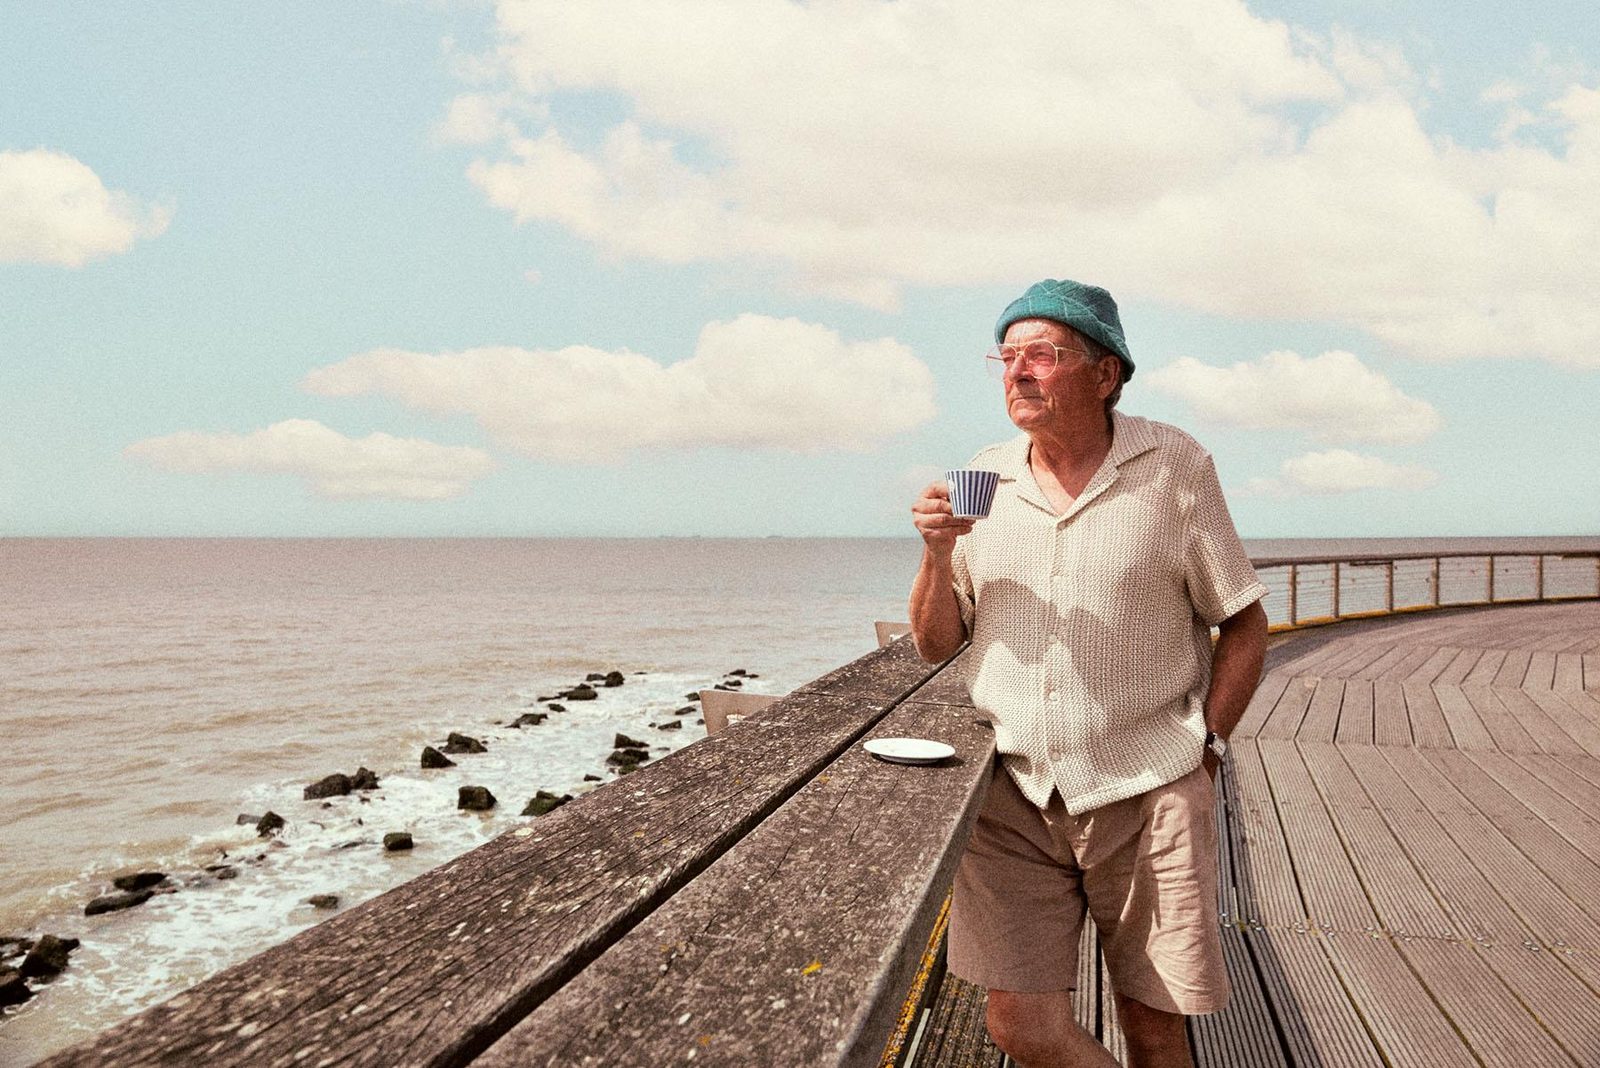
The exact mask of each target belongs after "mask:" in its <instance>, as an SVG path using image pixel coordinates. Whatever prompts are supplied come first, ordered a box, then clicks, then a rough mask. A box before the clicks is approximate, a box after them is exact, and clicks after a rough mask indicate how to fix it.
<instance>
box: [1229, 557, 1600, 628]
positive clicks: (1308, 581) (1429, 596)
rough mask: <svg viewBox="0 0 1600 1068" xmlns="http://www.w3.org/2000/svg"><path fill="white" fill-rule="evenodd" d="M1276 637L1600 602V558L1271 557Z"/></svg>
mask: <svg viewBox="0 0 1600 1068" xmlns="http://www.w3.org/2000/svg"><path fill="white" fill-rule="evenodd" d="M1254 563H1255V566H1256V574H1257V575H1258V576H1260V578H1261V581H1262V582H1264V583H1265V584H1266V585H1267V588H1268V593H1267V596H1266V597H1265V598H1263V600H1262V604H1263V605H1264V606H1265V607H1266V610H1267V620H1268V622H1269V623H1270V624H1271V627H1272V629H1273V630H1288V629H1291V628H1294V627H1306V626H1317V625H1320V624H1324V623H1334V622H1337V621H1339V620H1342V619H1358V618H1364V617H1368V616H1381V615H1391V614H1394V613H1397V612H1417V611H1424V610H1427V609H1433V608H1452V607H1456V606H1459V605H1475V604H1510V603H1518V602H1526V601H1566V600H1585V599H1590V600H1592V599H1595V598H1600V551H1596V550H1593V549H1578V550H1573V551H1557V552H1527V551H1525V550H1523V551H1508V552H1504V553H1499V552H1483V551H1479V552H1446V553H1429V554H1423V553H1417V554H1398V555H1390V556H1327V557H1304V558H1288V557H1267V558H1258V559H1256V560H1255V561H1254Z"/></svg>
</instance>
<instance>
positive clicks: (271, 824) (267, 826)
mask: <svg viewBox="0 0 1600 1068" xmlns="http://www.w3.org/2000/svg"><path fill="white" fill-rule="evenodd" d="M281 830H283V817H282V816H280V815H278V814H277V813H276V812H270V811H269V812H268V813H267V814H266V815H265V816H262V817H261V819H259V820H257V821H256V834H258V835H260V836H261V837H263V838H271V837H272V836H273V835H275V834H277V833H278V832H279V831H281Z"/></svg>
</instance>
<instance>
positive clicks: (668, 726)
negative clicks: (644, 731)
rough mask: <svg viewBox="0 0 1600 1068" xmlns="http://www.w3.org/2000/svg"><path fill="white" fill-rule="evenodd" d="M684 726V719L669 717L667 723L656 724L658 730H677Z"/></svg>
mask: <svg viewBox="0 0 1600 1068" xmlns="http://www.w3.org/2000/svg"><path fill="white" fill-rule="evenodd" d="M682 726H683V720H681V719H669V720H667V721H666V722H665V723H657V724H656V725H655V728H656V730H658V731H675V730H678V729H679V728H680V727H682Z"/></svg>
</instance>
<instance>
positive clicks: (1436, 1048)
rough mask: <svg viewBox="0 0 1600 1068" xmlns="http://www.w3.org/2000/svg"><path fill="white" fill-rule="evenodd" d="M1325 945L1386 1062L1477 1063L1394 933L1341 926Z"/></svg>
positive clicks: (1468, 1066)
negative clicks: (1397, 945)
mask: <svg viewBox="0 0 1600 1068" xmlns="http://www.w3.org/2000/svg"><path fill="white" fill-rule="evenodd" d="M1323 945H1324V946H1325V947H1326V949H1327V951H1328V957H1329V959H1330V960H1331V961H1332V962H1333V966H1334V968H1335V969H1336V970H1337V971H1338V973H1339V977H1340V979H1341V981H1342V982H1343V984H1344V987H1345V989H1346V991H1347V992H1348V993H1349V996H1350V998H1351V1000H1352V1001H1353V1002H1354V1003H1355V1005H1356V1011H1357V1012H1359V1013H1360V1014H1361V1019H1362V1021H1363V1022H1364V1023H1365V1024H1366V1026H1367V1028H1368V1030H1369V1031H1370V1032H1371V1035H1372V1039H1373V1042H1374V1043H1375V1044H1376V1045H1377V1047H1378V1049H1379V1050H1381V1051H1382V1055H1383V1058H1384V1063H1385V1064H1387V1065H1390V1066H1392V1068H1435V1066H1436V1065H1438V1066H1446V1065H1455V1066H1460V1068H1477V1065H1478V1059H1477V1058H1476V1057H1474V1056H1473V1055H1472V1052H1471V1050H1469V1049H1468V1048H1467V1046H1466V1044H1465V1043H1464V1042H1463V1041H1462V1039H1461V1036H1460V1035H1459V1034H1457V1032H1456V1030H1455V1028H1454V1027H1452V1026H1451V1024H1450V1021H1449V1020H1448V1019H1446V1018H1445V1017H1444V1016H1443V1015H1442V1014H1441V1013H1440V1012H1439V1006H1438V1005H1436V1004H1435V1003H1434V1001H1433V998H1432V996H1431V995H1430V994H1429V992H1428V989H1427V988H1426V987H1424V986H1423V985H1422V983H1421V982H1419V981H1418V980H1417V977H1416V975H1415V974H1414V973H1413V972H1412V970H1411V968H1410V966H1409V965H1408V964H1407V963H1406V961H1405V959H1404V958H1403V957H1401V956H1400V953H1399V951H1398V950H1396V948H1395V943H1394V942H1393V941H1392V940H1391V939H1389V938H1387V937H1382V936H1377V937H1375V936H1373V935H1362V934H1356V933H1352V932H1344V931H1340V932H1333V933H1330V934H1329V935H1328V936H1327V937H1326V938H1325V939H1323Z"/></svg>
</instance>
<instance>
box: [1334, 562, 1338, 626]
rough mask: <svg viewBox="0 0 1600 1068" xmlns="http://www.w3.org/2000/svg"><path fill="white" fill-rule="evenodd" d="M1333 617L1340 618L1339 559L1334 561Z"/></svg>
mask: <svg viewBox="0 0 1600 1068" xmlns="http://www.w3.org/2000/svg"><path fill="white" fill-rule="evenodd" d="M1333 618H1334V619H1338V618H1339V561H1337V560H1335V561H1334V562H1333Z"/></svg>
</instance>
